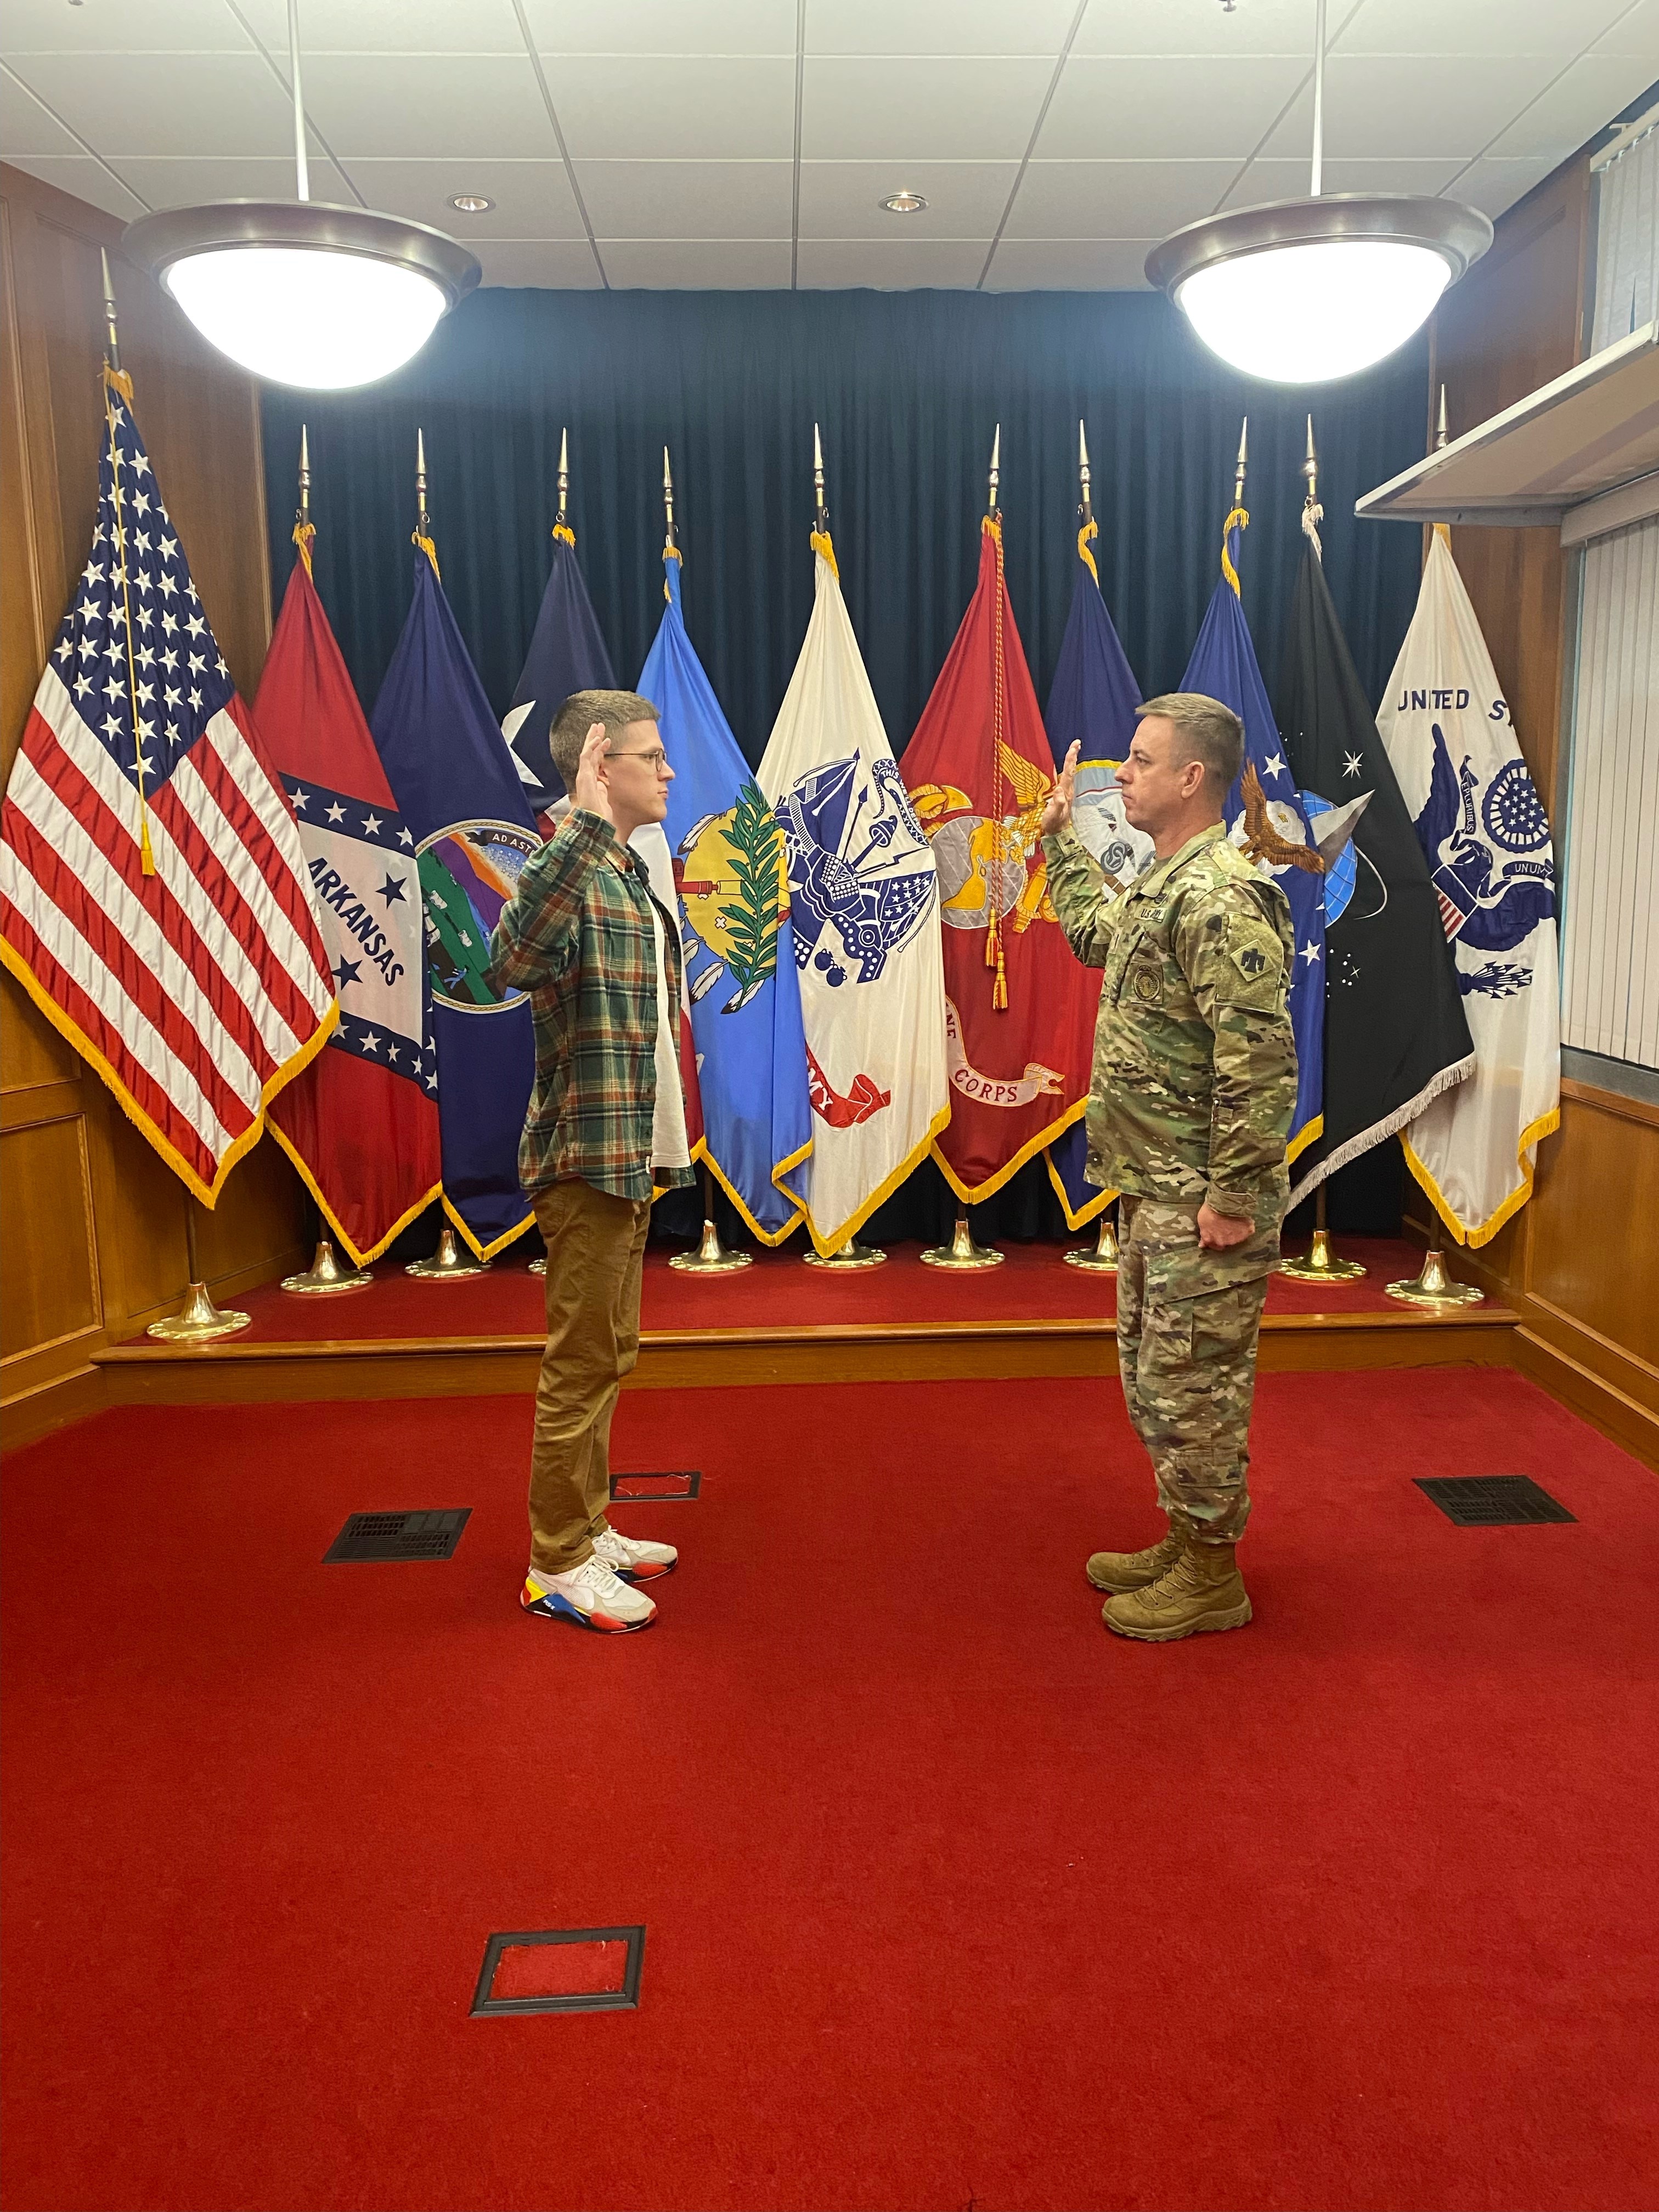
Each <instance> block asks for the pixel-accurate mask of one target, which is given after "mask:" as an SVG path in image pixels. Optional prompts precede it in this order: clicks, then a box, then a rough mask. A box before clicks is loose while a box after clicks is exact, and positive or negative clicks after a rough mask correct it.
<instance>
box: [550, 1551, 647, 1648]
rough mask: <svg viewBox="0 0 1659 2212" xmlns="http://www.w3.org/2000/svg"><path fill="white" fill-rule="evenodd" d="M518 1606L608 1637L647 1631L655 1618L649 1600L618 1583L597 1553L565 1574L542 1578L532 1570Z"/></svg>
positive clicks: (624, 1584) (625, 1584)
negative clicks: (635, 1630)
mask: <svg viewBox="0 0 1659 2212" xmlns="http://www.w3.org/2000/svg"><path fill="white" fill-rule="evenodd" d="M519 1603H520V1605H521V1606H522V1607H524V1609H525V1611H526V1613H537V1614H539V1615H540V1616H541V1617H542V1618H543V1619H544V1620H569V1621H574V1623H575V1625H576V1626H577V1627H578V1628H593V1629H598V1630H599V1632H601V1633H602V1634H605V1635H608V1636H622V1635H626V1634H627V1632H629V1629H634V1628H649V1627H650V1626H651V1624H652V1622H653V1620H655V1619H656V1617H657V1608H656V1607H655V1606H654V1605H653V1604H652V1602H651V1601H650V1599H649V1598H648V1597H641V1595H640V1593H639V1592H638V1591H637V1590H631V1589H629V1587H628V1585H627V1583H623V1582H618V1580H617V1577H616V1576H615V1575H613V1574H612V1573H611V1570H610V1568H609V1567H608V1566H607V1565H605V1561H604V1560H603V1559H600V1557H599V1553H598V1552H597V1551H596V1552H593V1553H591V1554H590V1555H589V1557H588V1558H586V1559H584V1560H583V1561H582V1563H581V1565H580V1566H579V1567H572V1569H571V1570H570V1571H569V1573H568V1575H541V1574H538V1573H537V1572H536V1571H535V1569H534V1568H533V1567H532V1570H531V1571H530V1572H529V1574H528V1575H527V1576H526V1577H525V1585H524V1589H523V1592H522V1594H521V1595H520V1599H519Z"/></svg>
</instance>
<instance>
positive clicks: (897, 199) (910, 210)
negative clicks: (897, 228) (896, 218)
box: [882, 192, 927, 215]
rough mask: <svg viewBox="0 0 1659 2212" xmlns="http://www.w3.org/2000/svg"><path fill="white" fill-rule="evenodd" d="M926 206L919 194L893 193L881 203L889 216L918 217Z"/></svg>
mask: <svg viewBox="0 0 1659 2212" xmlns="http://www.w3.org/2000/svg"><path fill="white" fill-rule="evenodd" d="M882 205H883V207H884V208H885V209H886V210H887V212H888V214H889V215H920V214H921V211H922V210H923V208H925V207H926V206H927V201H926V200H925V199H923V197H921V193H920V192H895V193H894V194H893V197H891V199H886V200H884V201H883V202H882Z"/></svg>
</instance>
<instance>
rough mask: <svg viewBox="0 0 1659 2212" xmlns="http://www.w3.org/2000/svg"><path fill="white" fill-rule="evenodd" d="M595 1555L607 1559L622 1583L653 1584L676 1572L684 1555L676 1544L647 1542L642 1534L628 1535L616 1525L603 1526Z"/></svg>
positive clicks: (596, 1541)
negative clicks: (679, 1551)
mask: <svg viewBox="0 0 1659 2212" xmlns="http://www.w3.org/2000/svg"><path fill="white" fill-rule="evenodd" d="M593 1556H594V1558H595V1559H603V1560H604V1561H605V1565H606V1566H607V1567H609V1568H610V1570H611V1573H612V1574H613V1575H615V1577H617V1581H618V1582H621V1583H649V1582H654V1581H655V1580H656V1578H657V1577H658V1576H659V1575H671V1574H672V1573H673V1571H674V1570H675V1568H676V1567H677V1566H678V1565H679V1557H680V1555H679V1553H678V1552H677V1551H676V1550H675V1549H674V1547H673V1546H672V1545H671V1544H647V1542H646V1541H645V1540H644V1539H643V1538H642V1537H635V1536H624V1535H622V1534H619V1533H618V1531H617V1530H616V1529H615V1528H604V1529H601V1530H600V1532H599V1534H598V1535H597V1536H596V1537H595V1538H594V1539H593Z"/></svg>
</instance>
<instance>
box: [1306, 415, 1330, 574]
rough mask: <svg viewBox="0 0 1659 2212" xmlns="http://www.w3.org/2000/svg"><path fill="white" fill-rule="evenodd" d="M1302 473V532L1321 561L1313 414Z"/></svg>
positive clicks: (1321, 512)
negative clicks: (1305, 488) (1305, 494)
mask: <svg viewBox="0 0 1659 2212" xmlns="http://www.w3.org/2000/svg"><path fill="white" fill-rule="evenodd" d="M1302 474H1303V477H1304V478H1305V480H1306V482H1307V486H1308V490H1307V496H1306V497H1305V498H1304V501H1303V502H1302V534H1303V536H1304V538H1307V540H1308V542H1309V544H1310V545H1311V546H1312V547H1313V550H1314V553H1315V556H1316V558H1317V559H1319V560H1321V561H1322V560H1323V559H1324V557H1325V548H1324V546H1323V545H1322V544H1321V543H1320V538H1319V526H1320V524H1321V523H1322V521H1323V520H1325V510H1324V508H1323V507H1322V506H1321V505H1320V504H1319V455H1318V453H1317V452H1316V449H1315V447H1314V428H1313V416H1311V415H1310V416H1309V417H1308V458H1307V459H1306V460H1304V462H1303V464H1302Z"/></svg>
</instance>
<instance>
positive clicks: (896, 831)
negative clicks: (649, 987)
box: [760, 531, 951, 1255]
mask: <svg viewBox="0 0 1659 2212" xmlns="http://www.w3.org/2000/svg"><path fill="white" fill-rule="evenodd" d="M812 547H813V551H814V555H815V591H816V598H815V599H814V602H813V606H812V618H811V622H810V623H808V625H807V630H806V641H805V644H804V645H803V646H802V647H801V653H800V659H799V660H798V661H797V662H796V664H795V672H794V674H793V676H792V677H791V678H790V679H789V689H788V690H787V692H785V694H784V699H783V705H782V707H781V708H780V709H779V712H778V719H777V721H776V722H775V725H774V726H773V730H772V736H771V739H770V742H769V744H768V745H767V748H766V757H765V758H764V759H763V761H762V763H761V764H760V786H761V789H762V790H763V792H764V793H766V797H767V800H768V802H769V805H771V807H772V809H773V811H774V812H775V815H776V817H777V818H778V820H779V821H780V822H781V823H782V825H783V834H784V838H785V841H786V842H787V847H788V854H789V918H790V927H791V931H792V933H793V939H794V946H795V958H796V961H797V963H798V964H799V969H800V1001H801V1018H802V1021H803V1023H804V1024H805V1033H806V1071H807V1080H808V1084H809V1086H810V1091H811V1101H812V1151H811V1156H810V1158H808V1159H807V1160H806V1161H805V1164H804V1165H803V1166H802V1168H801V1170H800V1172H799V1177H798V1181H799V1185H800V1188H801V1189H802V1191H803V1194H804V1196H805V1206H806V1223H807V1227H808V1228H809V1230H810V1231H811V1236H812V1241H813V1243H814V1244H816V1245H817V1249H818V1250H819V1251H820V1252H821V1253H823V1254H826V1255H827V1254H829V1253H830V1252H835V1251H838V1250H839V1249H841V1247H842V1245H843V1244H844V1243H846V1242H847V1240H848V1237H853V1236H854V1235H856V1234H857V1232H858V1231H859V1229H860V1227H861V1226H862V1225H863V1224H864V1222H865V1221H866V1220H867V1219H868V1218H869V1216H870V1215H871V1214H872V1213H873V1212H875V1210H876V1208H877V1206H879V1205H880V1204H881V1201H882V1200H883V1199H884V1198H885V1197H886V1196H887V1195H888V1194H889V1193H890V1191H892V1190H895V1189H896V1188H897V1187H898V1185H899V1184H900V1183H901V1182H903V1180H904V1178H905V1176H907V1175H908V1174H909V1172H910V1170H911V1169H912V1168H913V1167H915V1165H916V1164H918V1162H920V1161H921V1159H922V1158H924V1157H925V1156H926V1154H927V1150H928V1147H929V1146H930V1145H931V1143H932V1142H933V1139H934V1138H935V1137H936V1136H937V1135H938V1134H939V1132H940V1131H941V1130H942V1129H943V1128H944V1127H945V1123H946V1121H949V1119H950V1117H951V1109H950V1104H949V1098H950V1092H949V1089H948V1087H947V1085H946V1083H945V982H944V975H943V971H942V969H941V966H940V957H939V888H938V883H937V880H936V878H935V875H934V869H933V854H932V853H931V852H930V851H929V850H928V846H927V838H926V836H924V835H923V832H922V827H921V823H920V822H919V821H918V820H917V819H916V816H915V810H914V809H913V808H912V806H911V805H910V800H909V797H908V793H906V791H905V788H904V786H903V783H902V781H901V780H900V777H899V772H898V769H897V767H896V764H895V762H894V759H893V753H892V748H891V747H890V745H889V744H888V742H887V732H886V731H885V729H884V727H883V726H882V720H881V710H880V709H879V708H878V706H877V705H876V699H875V694H874V692H873V691H872V690H871V689H870V678H869V677H868V676H867V674H866V672H865V666H864V662H863V659H862V658H861V657H860V653H859V648H858V641H857V639H856V638H855V637H854V635H853V625H852V623H851V621H850V619H849V618H848V612H847V605H846V602H845V601H844V600H843V599H842V595H841V580H840V574H839V572H838V570H837V569H836V555H835V549H834V547H833V546H832V544H830V540H829V533H828V532H827V531H823V532H818V531H815V532H813V535H812Z"/></svg>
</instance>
